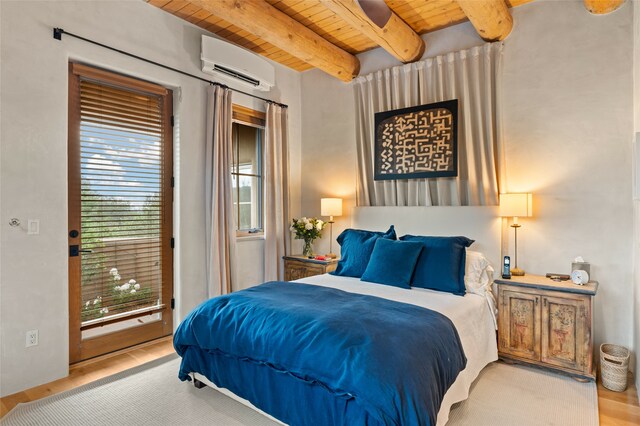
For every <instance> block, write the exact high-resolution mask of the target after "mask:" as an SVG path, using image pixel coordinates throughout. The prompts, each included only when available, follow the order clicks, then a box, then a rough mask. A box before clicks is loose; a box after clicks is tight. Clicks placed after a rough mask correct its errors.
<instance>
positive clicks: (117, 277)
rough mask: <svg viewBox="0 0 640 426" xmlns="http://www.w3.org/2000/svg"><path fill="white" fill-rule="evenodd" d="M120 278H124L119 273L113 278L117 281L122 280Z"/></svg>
mask: <svg viewBox="0 0 640 426" xmlns="http://www.w3.org/2000/svg"><path fill="white" fill-rule="evenodd" d="M120 278H122V277H120V275H118V274H115V275H114V276H113V279H114V280H116V281H120Z"/></svg>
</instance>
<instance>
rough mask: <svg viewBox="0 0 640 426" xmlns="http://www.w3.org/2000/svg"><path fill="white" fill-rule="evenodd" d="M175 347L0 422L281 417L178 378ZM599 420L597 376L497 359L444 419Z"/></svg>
mask: <svg viewBox="0 0 640 426" xmlns="http://www.w3.org/2000/svg"><path fill="white" fill-rule="evenodd" d="M178 365H179V360H178V359H177V357H176V355H171V356H168V357H164V358H161V359H159V360H156V361H153V362H150V363H148V364H145V365H142V366H140V367H136V368H133V369H131V370H127V371H124V372H122V373H119V374H116V375H113V376H110V377H107V378H104V379H101V380H98V381H96V382H93V383H90V384H88V385H84V386H81V387H79V388H76V389H73V390H71V391H68V392H63V393H60V394H58V395H53V396H50V397H48V398H45V399H41V400H38V401H34V402H30V403H27V404H19V405H18V406H17V407H16V408H14V409H13V410H12V411H11V412H10V413H9V414H7V416H5V418H4V419H2V421H0V423H1V424H2V425H3V426H14V425H15V426H26V425H38V426H40V425H42V426H48V425H56V426H58V425H65V426H66V425H68V426H76V425H77V426H87V425H143V424H153V425H198V424H212V425H225V426H227V425H228V426H236V425H237V426H240V425H246V426H249V425H251V426H262V425H265V426H267V425H269V426H272V425H276V424H277V423H275V422H273V421H271V420H270V419H268V418H266V417H264V416H263V415H261V414H259V413H257V412H256V411H254V410H252V409H250V408H248V407H246V406H244V405H243V404H241V403H239V402H237V401H234V400H233V399H231V398H229V397H227V396H225V395H222V394H221V393H220V392H218V391H216V390H214V389H211V388H204V389H200V390H198V389H195V388H194V387H193V385H190V384H188V383H181V382H179V381H178V378H177V371H178ZM516 424H517V425H519V426H525V425H581V426H589V425H597V424H598V396H597V390H596V386H595V385H594V384H593V383H578V382H576V381H574V380H572V379H570V378H567V377H563V376H559V375H555V374H552V373H547V372H544V371H540V370H536V369H532V368H527V367H520V366H511V365H506V364H503V363H493V364H491V365H489V366H487V367H486V368H485V369H484V370H483V371H482V373H481V374H480V377H479V378H478V380H476V382H475V383H474V385H473V387H472V389H471V394H470V396H469V399H467V400H466V401H463V402H461V403H458V404H456V405H455V406H454V407H453V409H452V411H451V415H450V420H449V422H448V423H447V426H458V425H478V426H482V425H492V426H496V425H516Z"/></svg>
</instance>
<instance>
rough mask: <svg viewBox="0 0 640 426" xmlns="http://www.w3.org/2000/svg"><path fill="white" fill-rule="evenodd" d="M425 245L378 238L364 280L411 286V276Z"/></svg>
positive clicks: (363, 276)
mask: <svg viewBox="0 0 640 426" xmlns="http://www.w3.org/2000/svg"><path fill="white" fill-rule="evenodd" d="M422 247H423V245H422V244H421V243H419V242H410V241H393V240H387V239H384V238H378V240H377V241H376V244H375V246H374V247H373V253H371V259H369V264H368V265H367V269H366V270H365V271H364V274H362V278H361V280H362V281H369V282H372V283H378V284H386V285H392V286H395V287H401V288H411V276H412V275H413V270H414V269H415V267H416V262H418V256H420V252H421V251H422Z"/></svg>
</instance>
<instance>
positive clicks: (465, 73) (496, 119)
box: [354, 43, 504, 206]
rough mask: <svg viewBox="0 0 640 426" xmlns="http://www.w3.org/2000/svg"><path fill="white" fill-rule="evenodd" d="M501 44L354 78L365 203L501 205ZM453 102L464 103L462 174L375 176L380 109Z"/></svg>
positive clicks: (460, 129) (460, 142)
mask: <svg viewBox="0 0 640 426" xmlns="http://www.w3.org/2000/svg"><path fill="white" fill-rule="evenodd" d="M502 47H503V45H502V43H492V44H485V45H483V46H479V47H474V48H472V49H468V50H462V51H459V52H452V53H448V54H446V55H441V56H436V57H434V58H428V59H426V60H423V61H418V62H414V63H411V64H407V65H403V66H398V67H394V68H390V69H385V70H381V71H377V72H374V73H372V74H369V75H366V76H362V77H359V78H357V79H356V80H355V83H354V95H355V104H356V144H357V149H358V154H357V155H358V159H357V163H358V189H357V204H358V205H359V206H460V205H462V206H465V205H497V204H498V194H499V182H500V180H501V179H500V177H501V175H503V173H502V166H500V165H503V164H504V161H502V135H501V131H500V117H501V110H500V106H501V105H500V86H501V80H502ZM450 99H458V103H459V107H458V108H459V110H458V176H457V177H451V178H431V179H411V180H407V179H401V180H384V181H374V179H373V169H374V167H373V165H374V161H375V159H374V144H375V129H374V114H375V113H377V112H383V111H390V110H395V109H400V108H407V107H412V106H418V105H424V104H429V103H433V102H441V101H446V100H450ZM499 167H500V169H499Z"/></svg>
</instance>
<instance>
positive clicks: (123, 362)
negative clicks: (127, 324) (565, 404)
mask: <svg viewBox="0 0 640 426" xmlns="http://www.w3.org/2000/svg"><path fill="white" fill-rule="evenodd" d="M170 353H173V345H172V342H171V336H169V337H165V338H162V339H158V340H154V341H153V342H149V343H144V344H142V345H138V346H135V347H133V348H129V349H125V350H122V351H119V352H115V353H113V354H109V355H105V356H102V357H99V358H95V359H91V360H88V361H84V362H81V363H78V364H74V365H73V366H71V368H70V369H69V376H68V377H65V378H64V379H60V380H56V381H55V382H51V383H47V384H44V385H40V386H36V387H35V388H31V389H28V390H25V391H23V392H18V393H15V394H13V395H9V396H6V397H4V398H2V399H0V417H2V416H4V415H5V414H6V413H8V412H9V410H11V409H12V408H13V407H15V406H16V405H17V404H18V403H21V402H29V401H35V400H37V399H40V398H44V397H46V396H49V395H53V394H56V393H59V392H63V391H66V390H69V389H73V388H75V387H78V386H81V385H84V384H86V383H90V382H93V381H95V380H98V379H101V378H103V377H107V376H110V375H112V374H116V373H119V372H121V371H123V370H126V369H129V368H132V367H135V366H137V365H140V364H144V363H145V362H149V361H153V360H154V359H157V358H160V357H163V356H165V355H169V354H170ZM629 383H630V384H631V383H633V380H631V378H630V380H629ZM598 407H599V410H600V425H601V426H631V425H640V406H639V405H638V393H637V390H636V388H635V386H632V385H630V386H629V388H628V389H627V391H626V392H622V393H619V392H613V391H610V390H607V389H605V388H604V387H603V386H602V385H601V384H600V383H599V382H598Z"/></svg>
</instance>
